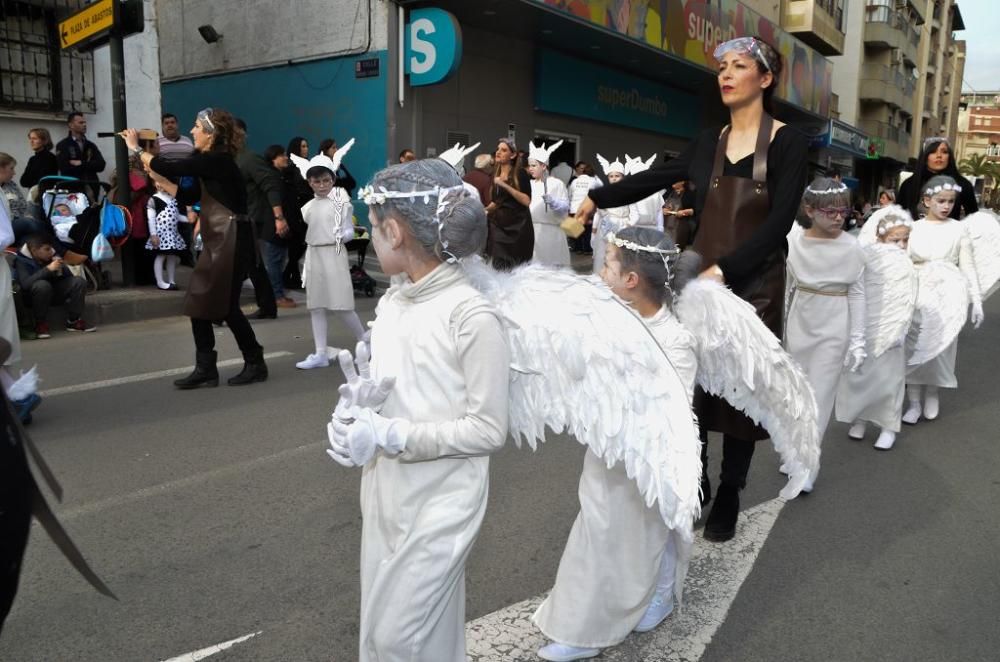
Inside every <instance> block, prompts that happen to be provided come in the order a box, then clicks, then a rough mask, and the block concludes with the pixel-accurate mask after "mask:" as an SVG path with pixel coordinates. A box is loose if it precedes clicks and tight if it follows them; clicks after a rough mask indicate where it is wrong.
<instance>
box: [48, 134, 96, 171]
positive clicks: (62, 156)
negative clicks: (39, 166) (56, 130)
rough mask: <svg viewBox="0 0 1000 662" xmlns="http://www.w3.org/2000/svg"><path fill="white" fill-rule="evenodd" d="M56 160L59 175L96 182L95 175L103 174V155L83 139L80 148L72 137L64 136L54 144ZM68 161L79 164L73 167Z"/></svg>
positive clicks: (92, 144) (93, 145)
mask: <svg viewBox="0 0 1000 662" xmlns="http://www.w3.org/2000/svg"><path fill="white" fill-rule="evenodd" d="M56 160H57V161H58V162H59V172H60V173H61V174H63V175H65V176H67V177H76V178H77V179H80V180H83V181H85V182H96V181H97V175H98V174H99V173H101V172H104V168H105V166H106V164H105V162H104V155H103V154H101V150H99V149H97V145H95V144H94V143H92V142H90V141H89V140H87V139H86V138H84V139H83V146H82V147H81V146H80V143H78V142H76V140H74V139H73V136H66V137H65V138H63V139H62V140H60V141H59V142H58V143H57V144H56ZM70 161H80V162H81V163H80V165H73V164H71V163H70Z"/></svg>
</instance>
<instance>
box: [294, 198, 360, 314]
mask: <svg viewBox="0 0 1000 662" xmlns="http://www.w3.org/2000/svg"><path fill="white" fill-rule="evenodd" d="M338 191H339V192H340V193H339V194H337V192H338ZM335 195H336V199H334V198H333V196H335ZM353 211H354V210H353V207H352V205H351V203H350V199H349V198H348V197H347V193H346V192H345V191H344V189H342V188H335V189H333V193H331V197H329V198H313V199H312V200H310V201H309V202H307V203H306V204H305V205H303V206H302V219H303V220H304V221H305V222H306V225H307V226H308V227H307V228H306V244H308V247H307V248H306V261H305V265H304V266H303V269H302V279H303V283H305V288H306V307H307V308H309V309H310V310H312V309H316V308H325V309H326V310H354V288H353V286H352V285H351V266H350V263H349V262H348V258H347V249H346V248H344V246H343V240H342V237H343V233H344V231H345V228H346V227H347V226H348V225H352V220H351V215H352V214H353ZM338 240H340V245H339V247H338Z"/></svg>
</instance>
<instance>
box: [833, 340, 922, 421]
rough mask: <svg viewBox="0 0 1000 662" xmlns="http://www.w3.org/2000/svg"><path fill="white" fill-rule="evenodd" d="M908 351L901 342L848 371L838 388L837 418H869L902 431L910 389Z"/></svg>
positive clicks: (857, 419) (845, 419) (846, 419)
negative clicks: (904, 405)
mask: <svg viewBox="0 0 1000 662" xmlns="http://www.w3.org/2000/svg"><path fill="white" fill-rule="evenodd" d="M905 387H906V351H905V348H904V347H903V346H902V345H900V346H899V347H892V348H890V349H887V350H886V351H885V352H884V353H883V354H882V356H879V357H877V358H868V359H867V360H865V362H864V363H862V364H861V368H860V369H858V371H857V372H845V373H844V374H843V376H842V377H841V379H840V385H839V387H838V389H837V405H836V412H837V420H838V421H840V422H841V423H854V422H855V421H868V422H869V423H874V424H875V425H877V426H879V427H880V428H882V429H883V430H889V431H890V432H899V419H900V417H901V416H902V415H903V392H904V391H905V390H906V388H905Z"/></svg>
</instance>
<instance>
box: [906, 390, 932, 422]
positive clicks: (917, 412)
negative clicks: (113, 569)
mask: <svg viewBox="0 0 1000 662" xmlns="http://www.w3.org/2000/svg"><path fill="white" fill-rule="evenodd" d="M921 388H922V387H921V386H920V385H914V384H907V386H906V399H907V401H908V402H909V404H908V405H907V407H906V413H904V414H903V422H904V423H908V424H910V425H914V424H916V422H917V421H919V420H920V417H921V416H923V417H924V418H926V419H927V420H928V421H933V420H934V419H935V418H937V417H938V414H940V413H941V400H940V399H939V398H938V387H937V386H926V387H923V388H926V391H925V392H924V404H923V407H921V406H920V390H921Z"/></svg>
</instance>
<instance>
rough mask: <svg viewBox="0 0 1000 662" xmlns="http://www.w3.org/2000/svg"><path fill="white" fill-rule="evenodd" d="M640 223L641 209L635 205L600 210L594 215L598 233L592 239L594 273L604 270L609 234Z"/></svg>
mask: <svg viewBox="0 0 1000 662" xmlns="http://www.w3.org/2000/svg"><path fill="white" fill-rule="evenodd" d="M638 222H639V208H638V207H636V206H635V205H625V206H623V207H611V208H610V209H598V210H597V214H595V215H594V226H595V228H596V229H597V231H596V232H595V233H594V236H593V238H592V239H591V242H590V243H591V246H592V247H593V249H594V273H595V274H600V273H601V270H602V269H604V255H605V253H607V250H608V242H607V240H606V239H605V237H606V236H607V234H608V233H609V232H617V231H618V230H621V229H622V228H624V227H627V226H630V225H636V224H637V223H638Z"/></svg>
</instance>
